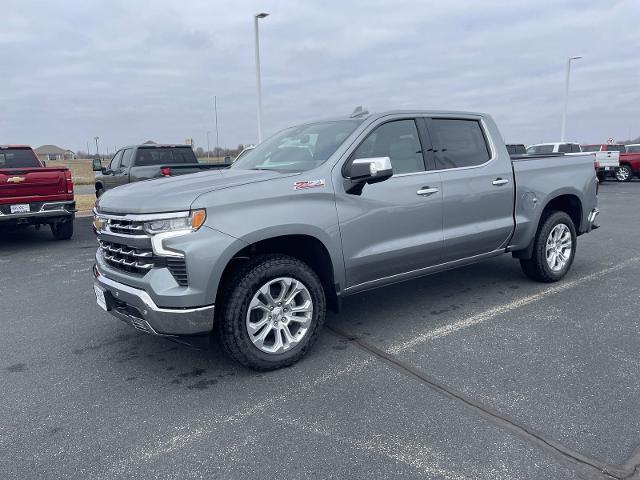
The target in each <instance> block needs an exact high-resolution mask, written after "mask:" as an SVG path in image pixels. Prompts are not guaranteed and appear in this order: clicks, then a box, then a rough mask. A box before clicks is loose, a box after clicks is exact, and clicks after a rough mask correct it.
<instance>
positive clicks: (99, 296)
mask: <svg viewBox="0 0 640 480" xmlns="http://www.w3.org/2000/svg"><path fill="white" fill-rule="evenodd" d="M93 289H94V290H95V291H96V302H98V306H100V308H102V309H103V310H104V311H105V312H106V311H107V299H106V298H104V290H102V289H101V288H100V287H97V286H95V285H94V286H93Z"/></svg>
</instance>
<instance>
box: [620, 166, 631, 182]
mask: <svg viewBox="0 0 640 480" xmlns="http://www.w3.org/2000/svg"><path fill="white" fill-rule="evenodd" d="M632 178H633V171H632V170H631V167H630V166H629V165H620V167H618V169H617V170H616V180H618V181H619V182H630V181H631V179H632Z"/></svg>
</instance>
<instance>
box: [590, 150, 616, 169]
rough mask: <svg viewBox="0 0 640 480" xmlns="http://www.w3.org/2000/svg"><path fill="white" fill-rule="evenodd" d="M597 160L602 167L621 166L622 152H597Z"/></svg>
mask: <svg viewBox="0 0 640 480" xmlns="http://www.w3.org/2000/svg"><path fill="white" fill-rule="evenodd" d="M595 154H596V162H598V165H600V166H601V167H618V166H620V152H595Z"/></svg>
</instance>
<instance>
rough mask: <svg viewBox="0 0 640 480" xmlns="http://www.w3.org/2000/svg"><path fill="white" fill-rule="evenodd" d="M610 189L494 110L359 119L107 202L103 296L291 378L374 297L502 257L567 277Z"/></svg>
mask: <svg viewBox="0 0 640 480" xmlns="http://www.w3.org/2000/svg"><path fill="white" fill-rule="evenodd" d="M597 186H598V181H597V179H596V177H595V172H594V169H593V157H592V155H572V156H566V155H562V154H554V155H521V156H514V157H513V158H511V157H510V156H509V153H508V152H507V149H506V147H505V144H504V142H503V141H502V137H501V135H500V132H499V131H498V128H497V126H496V124H495V123H494V121H493V120H492V118H491V117H490V116H488V115H484V114H478V113H462V112H449V111H419V110H412V111H392V112H385V113H378V114H368V113H367V112H366V111H359V112H354V114H352V116H350V117H340V118H337V119H333V120H324V121H317V122H310V123H306V124H302V125H298V126H295V127H291V128H287V129H285V130H283V131H281V132H279V133H277V134H275V135H274V136H272V137H271V138H269V139H267V140H265V141H264V142H262V143H260V144H259V145H256V147H255V148H254V149H253V150H251V151H250V152H248V153H246V154H245V155H244V156H243V157H242V158H240V159H239V160H238V161H236V162H235V163H234V164H233V165H232V166H231V167H230V168H229V169H226V170H217V171H209V172H203V173H199V174H194V175H183V176H180V177H175V178H165V179H159V180H154V181H151V182H141V183H137V184H132V185H127V186H124V187H120V188H117V189H114V190H112V191H108V192H106V193H105V194H104V195H102V196H101V197H100V198H99V199H98V201H97V203H96V208H95V210H94V227H95V231H96V233H97V239H98V242H99V248H98V250H97V252H96V256H95V265H94V278H95V280H94V292H92V294H93V293H95V298H96V301H97V303H98V305H99V306H100V307H101V308H103V309H104V310H107V311H109V312H110V313H111V314H113V315H114V316H115V317H117V318H119V319H121V320H123V321H125V322H127V323H128V324H130V325H132V326H133V327H135V328H137V329H139V330H141V331H144V332H147V333H150V334H153V335H157V336H161V337H167V338H171V339H174V340H176V341H180V342H188V343H191V342H195V341H196V339H203V338H209V337H210V336H216V337H218V338H219V339H220V341H221V342H222V345H223V347H224V349H225V350H226V352H228V354H229V355H231V356H232V357H233V358H234V359H236V360H237V361H238V362H240V363H242V364H243V365H245V366H248V367H251V368H254V369H257V370H269V369H275V368H280V367H283V366H286V365H290V364H291V363H293V362H295V361H297V360H298V359H300V358H301V357H302V356H303V355H304V354H305V353H306V352H307V351H308V350H309V348H310V347H311V346H312V344H313V343H314V341H315V340H316V338H317V337H318V335H319V333H320V332H321V327H322V324H323V322H324V319H325V313H326V309H327V308H331V309H333V310H336V311H337V310H339V309H340V305H341V303H342V302H343V300H344V299H345V298H346V297H348V296H350V295H354V294H357V293H359V292H363V291H365V290H370V289H373V288H378V287H383V286H386V285H389V284H393V283H397V282H402V281H405V280H409V279H413V278H416V277H420V276H423V275H428V274H433V273H436V272H440V271H442V270H446V269H450V268H455V267H459V266H463V265H468V264H471V263H475V262H479V261H481V260H486V259H489V258H492V257H495V256H498V255H502V254H505V253H510V254H512V256H513V257H515V258H516V259H518V260H519V261H520V264H521V266H522V270H523V271H524V274H525V275H527V276H528V277H530V278H532V279H534V280H537V281H540V282H555V281H558V280H561V279H562V278H563V277H564V276H565V275H566V274H567V272H568V271H569V269H570V268H571V265H572V263H573V262H574V259H575V256H576V248H577V241H578V237H579V236H580V235H582V234H585V233H587V232H589V231H591V230H592V229H594V228H595V227H597V223H596V217H597V216H598V208H597V197H596V192H597ZM408 288H410V287H408Z"/></svg>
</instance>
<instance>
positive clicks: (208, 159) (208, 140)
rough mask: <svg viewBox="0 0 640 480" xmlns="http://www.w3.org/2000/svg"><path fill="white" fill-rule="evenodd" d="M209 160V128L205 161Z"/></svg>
mask: <svg viewBox="0 0 640 480" xmlns="http://www.w3.org/2000/svg"><path fill="white" fill-rule="evenodd" d="M208 160H209V130H207V161H208Z"/></svg>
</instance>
